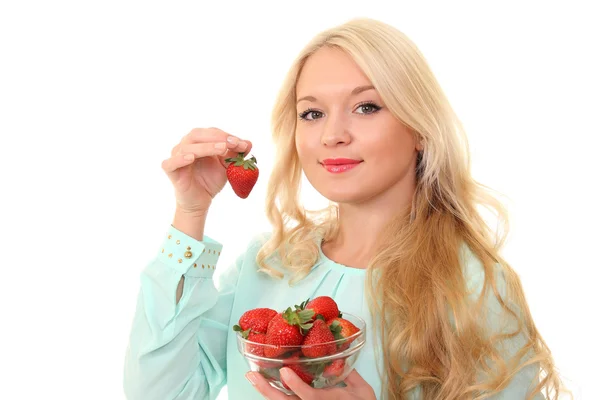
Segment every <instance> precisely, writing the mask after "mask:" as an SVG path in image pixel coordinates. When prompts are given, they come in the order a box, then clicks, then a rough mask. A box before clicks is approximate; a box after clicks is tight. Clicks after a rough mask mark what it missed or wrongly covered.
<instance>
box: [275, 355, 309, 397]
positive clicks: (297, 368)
mask: <svg viewBox="0 0 600 400" xmlns="http://www.w3.org/2000/svg"><path fill="white" fill-rule="evenodd" d="M298 359H300V352H298V353H294V354H293V355H292V356H290V357H289V358H286V359H285V360H286V361H288V360H298ZM284 366H285V367H286V368H289V369H291V370H292V371H294V372H295V373H296V375H298V376H299V377H300V379H302V380H303V381H304V382H305V383H306V384H307V385H310V384H311V383H312V381H313V379H314V377H313V376H312V374H311V373H310V372H309V371H308V370H307V369H306V368H303V367H302V365H300V364H297V363H292V364H288V363H287V362H284ZM281 383H282V384H283V386H284V387H285V388H286V389H288V390H291V389H290V387H289V386H288V385H286V383H285V382H284V381H283V378H281Z"/></svg>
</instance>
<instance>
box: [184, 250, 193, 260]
mask: <svg viewBox="0 0 600 400" xmlns="http://www.w3.org/2000/svg"><path fill="white" fill-rule="evenodd" d="M183 256H184V257H185V258H192V252H191V251H186V252H185V253H183Z"/></svg>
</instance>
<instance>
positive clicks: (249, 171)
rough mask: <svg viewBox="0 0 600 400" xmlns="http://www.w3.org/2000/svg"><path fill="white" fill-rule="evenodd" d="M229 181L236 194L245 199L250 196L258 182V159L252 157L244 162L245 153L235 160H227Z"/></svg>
mask: <svg viewBox="0 0 600 400" xmlns="http://www.w3.org/2000/svg"><path fill="white" fill-rule="evenodd" d="M225 162H228V163H230V164H229V165H228V166H227V180H228V181H229V184H230V185H231V188H232V189H233V191H234V192H235V194H236V195H237V196H238V197H240V198H242V199H245V198H247V197H248V196H249V195H250V192H251V191H252V188H253V187H254V185H255V184H256V181H257V180H258V167H257V166H256V158H255V157H254V156H252V157H250V158H249V159H248V160H244V153H239V154H238V155H237V157H235V158H227V159H226V160H225Z"/></svg>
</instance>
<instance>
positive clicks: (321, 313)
mask: <svg viewBox="0 0 600 400" xmlns="http://www.w3.org/2000/svg"><path fill="white" fill-rule="evenodd" d="M233 330H234V331H236V332H240V334H241V335H242V337H243V338H245V339H247V340H248V341H250V342H255V343H260V344H267V345H270V346H260V345H258V346H250V345H248V346H247V347H246V350H247V351H248V352H249V353H251V354H254V355H257V356H260V357H267V358H278V359H285V360H286V361H288V360H289V361H292V360H298V359H300V358H317V357H324V356H328V355H331V354H335V353H339V352H342V351H344V350H346V349H347V348H349V347H350V344H351V343H352V341H353V340H354V339H355V338H351V339H347V338H349V337H350V336H353V335H354V334H356V333H357V332H359V329H358V328H357V327H356V326H355V325H354V324H353V323H352V322H350V321H348V320H346V319H344V318H342V314H341V313H340V311H339V309H338V306H337V304H336V302H335V301H334V300H333V299H332V298H331V297H328V296H320V297H316V298H314V299H313V300H311V301H309V299H307V300H306V301H304V302H302V303H301V304H300V305H295V306H294V309H292V307H288V308H287V309H286V310H285V311H283V312H281V313H278V312H277V311H275V310H272V309H270V308H255V309H252V310H249V311H246V312H245V313H244V314H243V315H242V316H241V317H240V320H239V322H238V325H234V327H233ZM344 339H346V340H344ZM331 342H335V343H331ZM282 346H297V347H296V348H293V350H290V348H289V347H287V348H286V347H282ZM258 365H259V366H261V367H263V368H274V367H277V366H280V364H279V363H277V364H273V363H267V362H262V361H259V362H258ZM286 367H288V368H290V369H292V370H293V371H294V372H296V374H297V375H298V376H300V378H302V380H304V381H305V382H306V383H308V384H310V383H311V382H312V381H313V379H314V378H315V377H316V376H317V375H319V376H322V377H325V378H327V377H334V376H339V375H341V374H342V372H343V371H344V359H337V360H335V361H333V362H331V361H330V362H324V363H320V364H319V363H316V364H314V365H313V368H312V369H308V368H306V367H302V366H301V365H300V364H295V363H292V364H288V363H286ZM282 383H283V384H284V386H286V387H287V385H285V383H284V382H282Z"/></svg>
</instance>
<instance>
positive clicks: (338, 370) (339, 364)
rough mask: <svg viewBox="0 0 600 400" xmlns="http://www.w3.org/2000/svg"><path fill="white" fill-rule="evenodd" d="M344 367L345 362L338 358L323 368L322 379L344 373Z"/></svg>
mask: <svg viewBox="0 0 600 400" xmlns="http://www.w3.org/2000/svg"><path fill="white" fill-rule="evenodd" d="M345 365H346V360H344V359H343V358H338V359H337V360H334V361H333V362H332V363H331V364H329V365H328V366H326V367H325V369H324V370H323V377H324V378H330V377H337V376H340V375H342V374H343V373H344V366H345Z"/></svg>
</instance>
